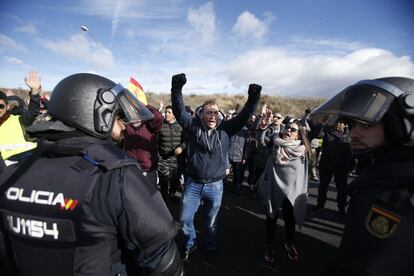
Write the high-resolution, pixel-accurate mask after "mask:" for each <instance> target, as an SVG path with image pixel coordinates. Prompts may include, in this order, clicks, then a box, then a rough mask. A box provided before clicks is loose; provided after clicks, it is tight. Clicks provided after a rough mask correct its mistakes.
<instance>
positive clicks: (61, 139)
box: [0, 74, 182, 276]
mask: <svg viewBox="0 0 414 276" xmlns="http://www.w3.org/2000/svg"><path fill="white" fill-rule="evenodd" d="M48 111H49V115H50V116H51V119H50V120H48V121H44V122H41V123H38V124H34V125H32V126H31V127H30V128H28V129H27V131H28V132H30V133H31V134H32V135H33V136H36V137H38V138H39V142H38V148H37V149H36V150H34V151H32V152H30V153H29V154H23V155H21V156H20V157H15V158H16V159H15V160H17V161H20V162H18V163H17V164H15V165H12V166H9V167H7V168H6V169H5V172H4V173H3V174H2V175H1V177H0V210H1V211H0V213H1V216H2V224H1V225H0V226H1V228H2V230H3V231H5V233H6V238H7V240H8V245H9V247H8V248H9V249H10V251H11V252H12V253H11V252H10V254H9V257H10V258H11V259H12V260H13V261H14V262H15V264H16V267H17V270H18V272H19V274H20V275H96V276H98V275H99V276H100V275H119V274H121V275H127V274H128V275H135V274H136V272H137V270H138V269H140V267H143V268H145V270H146V272H147V273H148V274H149V275H182V264H181V258H180V257H179V253H178V251H177V248H176V246H175V243H174V241H173V239H174V237H175V235H176V227H175V223H174V221H173V219H172V217H171V214H170V213H169V211H168V209H167V207H166V206H165V204H164V202H163V200H162V198H161V195H160V194H159V193H158V191H157V189H156V187H155V186H154V185H152V184H151V183H149V182H148V181H147V179H146V178H145V177H143V174H142V171H141V170H140V168H139V165H138V163H137V162H136V161H135V160H133V159H131V158H129V157H128V156H127V155H126V154H125V153H124V152H123V151H122V150H121V149H120V148H118V147H116V146H115V145H114V141H115V142H120V141H121V140H122V139H123V131H124V130H125V124H126V123H131V124H134V123H137V122H140V121H143V122H144V121H147V120H150V119H151V118H152V117H153V115H152V113H151V112H150V111H149V110H148V109H147V108H146V107H145V105H143V104H142V103H140V102H139V101H138V100H137V99H136V98H135V97H134V96H133V95H132V94H131V93H130V92H129V91H128V90H127V89H124V88H123V87H122V86H121V85H120V84H115V83H114V82H112V81H111V80H109V79H106V78H104V77H102V76H98V75H93V74H75V75H72V76H69V77H67V78H65V79H63V80H62V81H61V82H59V83H58V84H57V86H56V87H55V89H54V91H53V94H52V98H51V100H50V105H49V110H48ZM111 138H112V139H111ZM12 256H13V257H12Z"/></svg>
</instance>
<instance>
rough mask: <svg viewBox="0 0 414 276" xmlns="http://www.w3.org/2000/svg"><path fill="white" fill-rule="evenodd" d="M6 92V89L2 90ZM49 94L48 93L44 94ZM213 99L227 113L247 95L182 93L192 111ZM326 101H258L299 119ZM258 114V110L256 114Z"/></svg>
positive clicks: (152, 100) (156, 97)
mask: <svg viewBox="0 0 414 276" xmlns="http://www.w3.org/2000/svg"><path fill="white" fill-rule="evenodd" d="M2 90H3V91H4V90H7V89H2ZM10 90H12V91H13V92H14V93H15V94H16V95H18V96H20V97H23V98H24V97H27V94H28V90H23V89H10ZM46 93H48V94H49V93H50V92H46ZM146 96H147V100H148V103H149V104H150V105H153V106H155V107H159V105H160V101H163V102H164V106H165V105H168V104H170V103H171V96H170V94H156V93H152V92H146ZM210 99H214V100H215V101H216V102H217V103H218V105H219V107H220V108H221V109H222V110H223V111H225V112H227V111H228V110H230V109H234V108H235V107H236V105H237V104H239V105H240V106H243V105H244V103H245V101H246V100H247V95H246V96H242V95H232V96H228V95H222V94H214V95H195V94H190V95H185V93H184V102H185V104H186V105H189V106H191V108H192V109H193V110H194V109H195V108H196V107H198V106H200V105H201V104H202V103H203V102H205V101H206V100H210ZM325 100H326V99H323V98H310V97H303V98H291V97H279V96H269V95H262V97H261V99H260V103H261V104H260V106H261V105H262V104H263V103H267V104H268V106H270V107H271V109H272V110H273V112H280V113H281V114H283V115H292V116H293V117H301V116H302V115H303V114H304V112H305V109H306V108H308V107H309V108H310V109H314V108H316V107H317V106H319V105H320V104H322V103H323V102H324V101H325ZM258 112H259V109H258V110H257V111H256V113H258Z"/></svg>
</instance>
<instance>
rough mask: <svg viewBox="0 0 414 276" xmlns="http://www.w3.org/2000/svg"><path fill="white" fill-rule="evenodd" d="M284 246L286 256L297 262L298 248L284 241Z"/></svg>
mask: <svg viewBox="0 0 414 276" xmlns="http://www.w3.org/2000/svg"><path fill="white" fill-rule="evenodd" d="M285 248H286V250H287V252H288V257H289V259H291V260H292V261H295V262H297V261H298V260H299V253H298V250H297V249H296V247H295V245H294V244H289V245H288V244H287V243H285Z"/></svg>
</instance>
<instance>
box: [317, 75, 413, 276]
mask: <svg viewBox="0 0 414 276" xmlns="http://www.w3.org/2000/svg"><path fill="white" fill-rule="evenodd" d="M311 119H312V120H313V121H314V122H315V123H319V124H325V125H332V124H334V122H335V121H337V120H338V119H346V120H348V122H349V123H350V125H351V126H352V129H351V133H350V136H351V146H352V150H353V153H354V154H355V155H356V156H357V157H359V158H365V159H369V160H370V162H368V165H367V166H366V167H365V168H363V169H362V170H361V173H360V175H359V176H358V177H357V178H356V179H355V180H354V181H353V182H352V183H351V184H350V185H349V187H348V193H349V195H350V196H351V201H350V205H349V208H348V215H347V218H346V224H345V230H344V234H343V238H342V242H341V245H340V247H339V253H338V256H337V257H336V259H335V262H333V264H332V265H331V266H330V268H329V269H328V271H326V275H399V276H402V275H413V273H414V262H413V260H412V256H413V253H414V236H413V233H414V170H413V168H414V80H413V79H408V78H401V77H389V78H381V79H375V80H363V81H360V82H358V83H356V84H354V85H351V86H349V87H347V88H345V90H343V91H342V92H340V93H339V94H338V95H336V96H334V97H333V98H332V99H331V100H329V101H327V102H326V103H325V104H323V105H321V106H320V107H318V108H317V109H316V110H315V111H314V112H313V113H312V114H311Z"/></svg>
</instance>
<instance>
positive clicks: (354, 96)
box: [310, 77, 414, 145]
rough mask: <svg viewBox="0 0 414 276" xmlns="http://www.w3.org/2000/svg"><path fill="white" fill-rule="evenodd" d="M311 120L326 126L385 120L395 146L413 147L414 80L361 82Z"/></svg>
mask: <svg viewBox="0 0 414 276" xmlns="http://www.w3.org/2000/svg"><path fill="white" fill-rule="evenodd" d="M310 119H311V120H312V122H313V123H315V124H319V125H326V126H331V125H333V124H335V123H336V121H337V120H338V119H351V120H356V121H360V122H362V123H366V124H374V123H377V122H379V121H382V122H383V123H384V132H385V137H386V139H387V140H388V141H390V142H391V143H392V144H398V145H401V144H413V143H414V79H409V78H403V77H388V78H380V79H375V80H362V81H359V82H357V83H356V84H354V85H351V86H348V87H347V88H345V89H344V90H342V91H341V92H340V93H338V94H337V95H336V96H334V97H333V98H332V99H330V100H328V101H327V102H325V103H324V104H322V105H321V106H319V107H318V108H316V109H315V110H314V111H313V112H312V113H311V114H310Z"/></svg>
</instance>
